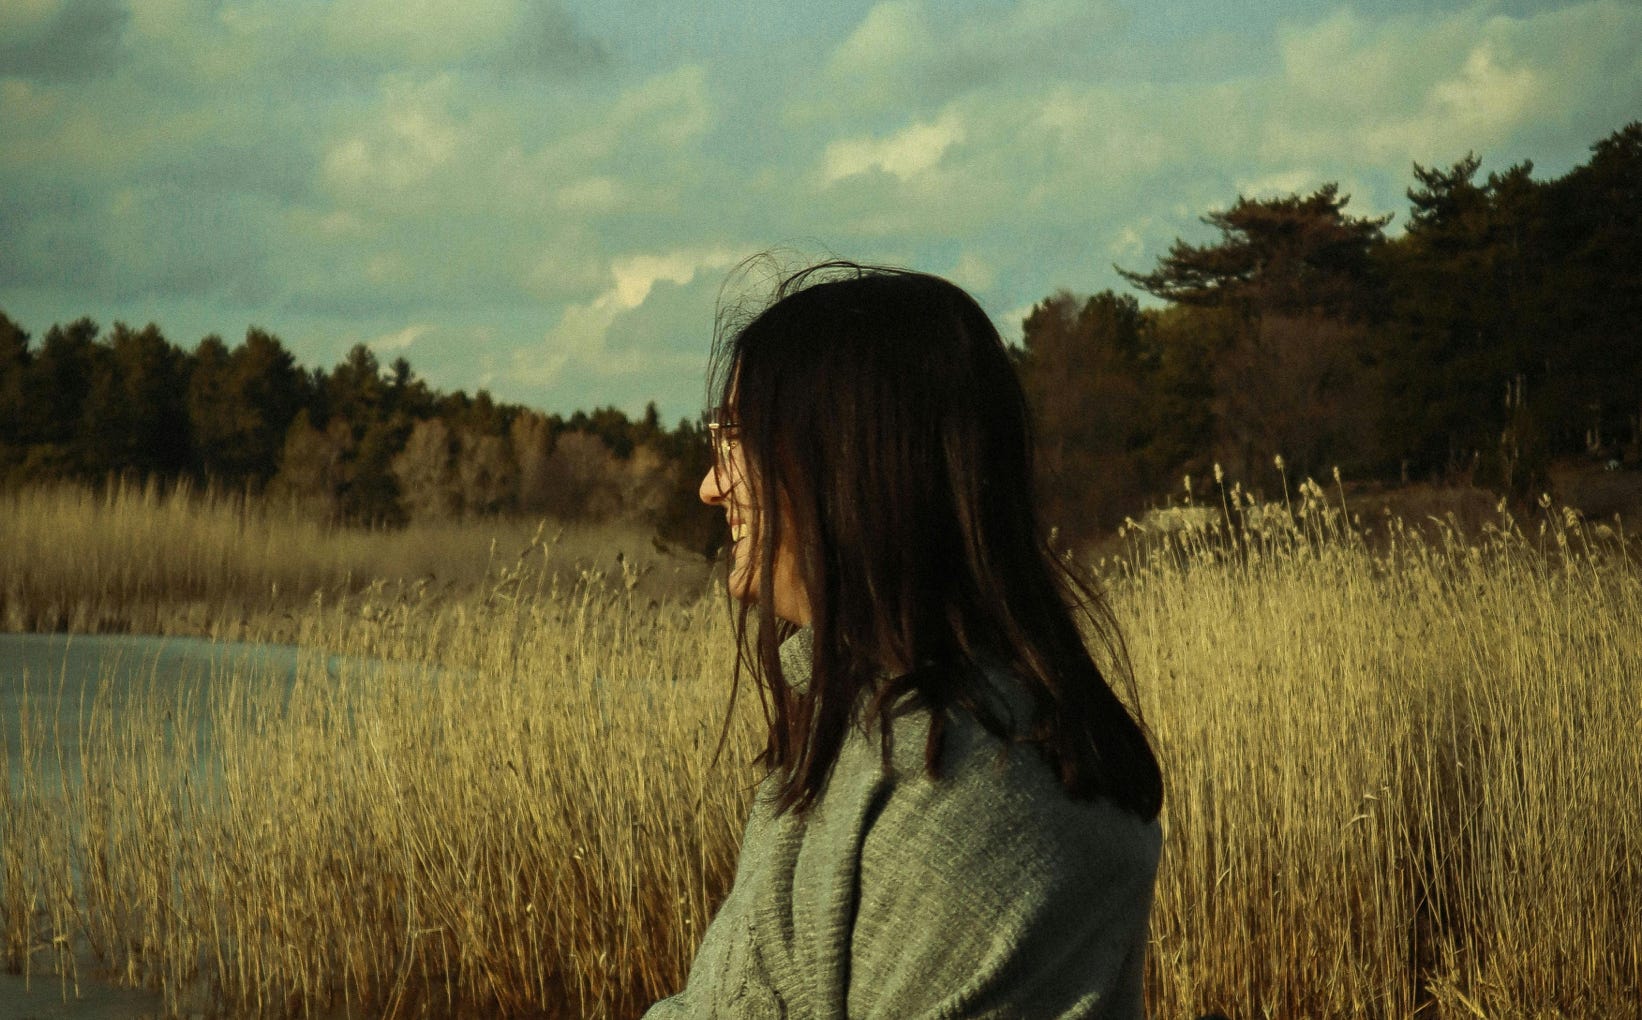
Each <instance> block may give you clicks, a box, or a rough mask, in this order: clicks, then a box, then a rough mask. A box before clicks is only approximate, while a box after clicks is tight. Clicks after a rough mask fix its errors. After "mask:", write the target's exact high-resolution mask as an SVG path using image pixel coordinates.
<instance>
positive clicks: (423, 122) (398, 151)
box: [324, 75, 462, 197]
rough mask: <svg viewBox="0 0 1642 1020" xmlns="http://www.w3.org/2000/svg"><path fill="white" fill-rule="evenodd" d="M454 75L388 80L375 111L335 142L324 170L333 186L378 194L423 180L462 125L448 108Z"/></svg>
mask: <svg viewBox="0 0 1642 1020" xmlns="http://www.w3.org/2000/svg"><path fill="white" fill-rule="evenodd" d="M451 87H452V80H451V78H450V77H449V76H448V75H442V76H440V77H439V78H436V79H435V80H434V81H432V82H430V83H428V84H426V85H413V84H410V83H406V82H398V83H393V84H391V85H389V87H388V88H387V90H386V95H385V97H384V101H383V104H382V109H381V110H380V112H379V114H378V115H377V116H376V117H374V118H372V121H371V122H370V123H367V124H365V125H363V126H362V127H361V128H360V129H359V130H358V131H357V133H354V134H350V135H347V136H345V137H343V138H340V139H337V140H336V141H334V142H333V143H332V144H331V145H330V147H329V149H328V150H327V151H326V153H325V164H324V175H325V179H326V181H327V182H328V183H329V184H330V185H331V186H332V187H333V188H335V189H337V190H339V191H342V192H344V193H353V194H355V195H358V196H373V197H380V196H383V195H393V194H396V193H399V192H404V191H407V190H410V189H412V188H415V187H417V186H418V185H421V184H424V183H426V182H427V181H428V180H429V179H430V178H431V177H433V175H434V174H435V173H437V172H438V171H439V170H440V169H441V168H442V167H443V166H444V165H445V164H446V163H448V162H449V161H450V160H451V159H452V157H454V156H455V154H456V152H457V150H458V143H459V141H460V140H461V134H462V129H461V128H460V126H459V125H458V124H457V122H456V120H455V118H454V117H453V116H451V114H450V113H449V112H448V110H447V109H446V104H447V102H448V98H449V93H450V91H451Z"/></svg>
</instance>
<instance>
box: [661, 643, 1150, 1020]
mask: <svg viewBox="0 0 1642 1020" xmlns="http://www.w3.org/2000/svg"><path fill="white" fill-rule="evenodd" d="M808 641H809V632H808V631H800V632H799V633H798V634H797V635H795V636H794V637H793V638H791V639H789V640H788V641H787V642H786V644H784V645H783V646H782V648H781V654H782V665H783V668H784V669H785V671H786V673H787V675H788V677H789V678H804V677H807V675H808V670H809V662H810V645H809V643H808ZM993 680H994V682H995V683H997V684H998V686H999V690H1000V693H1001V694H1002V699H1003V701H1004V702H1006V703H1007V704H1009V705H1010V706H1011V710H1012V711H1017V712H1018V711H1020V710H1022V708H1023V707H1024V706H1023V700H1024V699H1023V696H1022V695H1023V692H1021V691H1019V690H1018V688H1015V687H1014V685H1013V684H1012V683H1011V682H1009V681H1007V680H1006V678H1004V677H1003V676H1002V675H1001V674H997V675H994V676H993ZM894 727H895V729H894V737H895V740H894V745H895V753H894V759H893V763H892V767H891V768H890V769H888V770H885V769H884V767H883V762H882V757H881V753H880V750H879V740H878V735H877V734H876V733H874V734H870V735H869V734H867V733H864V732H856V733H852V734H851V736H850V739H849V740H848V741H847V742H846V743H845V745H844V747H843V749H842V750H841V751H840V753H839V757H838V762H837V764H836V766H835V767H834V769H833V772H832V775H831V777H830V778H829V780H828V782H827V786H826V788H825V790H824V791H823V792H822V795H821V796H820V797H819V798H818V799H817V800H816V802H815V803H814V804H813V805H812V806H811V807H810V809H809V810H808V811H806V812H802V813H800V812H795V811H789V812H787V813H785V814H779V815H778V814H776V813H775V812H774V810H773V809H772V800H773V795H774V791H773V781H771V780H766V781H765V782H764V784H763V785H762V786H760V788H759V790H758V791H757V793H756V795H755V797H754V801H753V805H752V808H751V811H750V813H749V815H748V819H747V831H746V834H745V836H744V837H743V839H742V845H741V858H740V862H739V864H738V866H737V870H736V877H735V885H734V886H733V888H732V889H731V891H730V895H729V896H728V897H727V898H726V899H725V901H724V904H723V906H722V907H720V908H719V912H718V916H717V917H715V918H714V919H713V923H712V924H711V925H710V926H709V927H708V929H707V933H706V935H705V936H704V937H703V939H702V944H701V948H700V950H699V951H698V953H697V955H696V959H695V963H694V964H693V966H692V967H691V970H690V978H689V981H688V983H687V985H686V987H685V989H684V991H683V992H681V993H680V994H678V995H675V996H673V997H672V998H669V999H664V1000H662V1001H661V1002H658V1003H656V1004H655V1005H654V1006H653V1007H651V1009H650V1010H649V1012H647V1013H646V1014H645V1020H674V1018H685V1017H689V1018H725V1020H729V1018H749V1020H750V1018H765V1017H770V1018H775V1017H790V1018H794V1020H797V1018H817V1020H834V1018H839V1020H841V1018H845V1017H852V1018H863V1020H865V1018H884V1020H891V1018H893V1020H921V1018H928V1020H934V1018H954V1020H955V1018H960V1017H963V1018H968V1017H997V1018H1003V1017H1021V1018H1033V1020H1048V1018H1056V1017H1062V1018H1072V1017H1079V1018H1083V1017H1090V1018H1093V1017H1100V1018H1107V1017H1124V1018H1130V1017H1140V1016H1143V1015H1144V1007H1143V1002H1142V997H1141V979H1142V972H1143V968H1144V963H1145V953H1146V921H1147V915H1148V914H1149V912H1150V910H1151V901H1152V883H1153V879H1154V877H1155V875H1156V872H1157V861H1158V853H1159V849H1160V845H1161V835H1160V830H1159V826H1158V824H1157V823H1156V822H1155V821H1151V822H1147V821H1142V820H1141V819H1139V818H1137V817H1135V816H1134V815H1132V814H1129V813H1127V812H1125V811H1123V810H1121V809H1119V808H1117V807H1115V806H1114V805H1112V804H1111V803H1109V802H1107V801H1104V800H1096V801H1092V802H1085V801H1074V800H1071V799H1070V798H1068V797H1067V796H1066V795H1065V793H1064V792H1063V791H1062V790H1061V787H1060V784H1059V783H1058V782H1057V780H1056V778H1055V776H1054V773H1053V772H1052V771H1051V770H1050V769H1049V767H1048V765H1047V763H1046V762H1045V761H1044V760H1043V758H1042V757H1041V756H1040V755H1039V753H1038V752H1037V751H1036V750H1035V749H1033V748H1031V747H1028V746H1016V747H1013V748H1010V749H1008V752H1007V754H1006V753H1004V752H1005V746H1004V745H1003V743H1002V742H1000V741H999V740H997V739H996V738H995V737H993V736H992V735H991V734H989V733H987V732H986V730H984V729H983V728H982V727H981V726H980V724H979V723H977V722H975V721H974V719H973V718H971V717H970V716H968V715H967V714H966V713H959V714H957V715H955V716H954V717H953V718H952V719H951V721H950V722H949V723H948V725H947V729H946V735H945V741H944V746H943V756H942V760H941V764H942V777H941V778H940V779H939V780H932V779H930V778H929V777H928V775H927V774H926V773H925V771H924V762H923V753H924V742H925V737H926V735H927V734H928V727H929V716H928V713H927V712H925V711H913V712H907V713H905V714H903V715H901V716H900V717H899V718H898V719H897V720H896V721H895V723H894Z"/></svg>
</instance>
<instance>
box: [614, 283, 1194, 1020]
mask: <svg viewBox="0 0 1642 1020" xmlns="http://www.w3.org/2000/svg"><path fill="white" fill-rule="evenodd" d="M714 364H715V366H716V370H717V371H716V375H717V378H718V383H717V385H716V388H717V389H718V390H719V392H720V397H721V400H720V410H719V411H718V412H715V415H714V419H713V421H712V423H711V431H712V433H713V438H714V444H713V445H714V451H715V461H714V466H713V468H712V470H710V471H709V472H708V474H707V476H706V477H705V478H703V479H702V482H701V498H702V499H703V500H704V501H705V502H707V503H708V504H710V505H712V506H714V507H717V508H719V509H722V510H723V511H724V513H725V515H726V517H727V519H728V521H729V525H730V531H731V538H732V541H733V545H732V546H731V549H730V554H729V555H730V574H729V587H730V592H731V594H732V595H733V596H735V597H736V598H737V599H738V600H740V601H741V603H742V605H743V610H742V612H741V616H740V621H741V622H740V626H739V634H740V646H741V655H740V656H739V658H738V664H737V669H736V673H737V679H738V680H739V677H740V674H741V672H742V670H743V669H744V668H745V669H747V670H749V671H750V672H751V673H752V674H753V676H754V677H755V678H756V681H757V688H758V692H759V694H760V697H761V699H762V702H763V705H764V708H765V715H766V717H767V718H768V720H769V734H768V739H767V742H766V743H765V746H764V750H763V754H762V757H761V762H762V764H763V765H764V766H765V767H766V768H767V769H768V770H769V774H768V777H767V778H766V779H765V780H764V782H763V783H762V785H761V786H760V787H759V789H758V791H757V794H756V796H755V799H754V803H753V806H752V810H751V813H750V816H749V818H748V821H747V830H746V834H745V837H744V839H743V843H742V848H741V858H740V862H739V865H738V867H737V872H736V878H735V884H734V887H733V888H732V889H731V891H730V894H729V896H728V898H727V899H726V900H725V902H724V904H723V906H722V907H721V908H720V910H719V913H718V915H717V917H715V918H714V920H713V923H712V925H711V926H710V927H709V928H708V930H707V932H706V935H705V937H704V939H703V941H702V945H701V948H700V950H699V952H698V955H697V957H696V960H695V963H694V965H693V966H692V969H691V972H690V977H689V981H688V983H687V986H686V987H685V989H684V991H683V992H681V993H680V994H678V995H676V996H674V997H672V998H670V999H666V1000H663V1001H662V1002H659V1003H657V1004H656V1005H655V1006H654V1007H653V1008H652V1009H651V1010H650V1012H649V1013H648V1014H646V1015H647V1017H649V1018H652V1020H663V1018H671V1017H839V1018H842V1017H884V1018H895V1020H905V1018H917V1017H980V1016H987V1017H1033V1018H1038V1017H1134V1016H1140V1015H1141V1014H1142V1012H1143V1009H1142V1000H1141V984H1142V970H1143V964H1144V959H1145V948H1146V919H1147V914H1148V912H1149V910H1150V904H1151V895H1152V883H1153V878H1154V876H1155V873H1156V868H1157V858H1158V849H1159V842H1160V837H1159V829H1158V824H1157V821H1156V818H1157V814H1158V810H1159V806H1160V803H1161V800H1162V780H1161V777H1160V775H1159V771H1158V766H1157V762H1156V759H1155V758H1154V757H1153V755H1152V752H1151V750H1150V748H1149V747H1148V745H1147V741H1146V737H1145V735H1144V734H1143V732H1142V730H1141V729H1140V727H1139V725H1138V724H1137V723H1136V721H1135V720H1134V719H1133V718H1131V716H1130V715H1129V713H1128V712H1127V711H1125V709H1124V707H1123V704H1122V703H1121V702H1120V701H1119V700H1118V699H1117V697H1116V696H1115V695H1114V694H1113V692H1112V690H1111V688H1110V687H1109V686H1108V685H1107V683H1106V680H1105V678H1104V677H1103V675H1102V673H1101V671H1100V669H1099V668H1097V666H1096V665H1095V662H1094V660H1093V658H1092V657H1091V655H1090V653H1089V651H1088V650H1087V649H1086V648H1085V645H1084V642H1083V639H1082V637H1081V635H1080V631H1079V627H1078V623H1077V620H1076V618H1075V616H1074V613H1073V611H1072V610H1071V609H1070V608H1069V606H1070V605H1071V604H1072V600H1074V599H1076V600H1077V601H1078V602H1081V604H1082V606H1083V607H1084V608H1085V609H1086V610H1089V611H1090V612H1089V613H1088V616H1089V619H1090V620H1091V621H1092V622H1093V623H1094V625H1095V627H1094V629H1095V632H1096V633H1098V634H1099V635H1100V636H1101V637H1100V643H1101V645H1102V651H1103V653H1105V654H1104V656H1103V657H1104V658H1106V659H1107V660H1108V661H1110V662H1113V663H1118V664H1121V663H1122V661H1123V659H1122V654H1121V643H1120V642H1119V641H1118V639H1117V635H1116V632H1115V630H1114V629H1113V627H1112V625H1111V618H1110V614H1109V612H1108V611H1107V610H1106V609H1105V608H1104V607H1103V605H1102V603H1100V602H1099V600H1098V597H1097V596H1096V595H1095V593H1094V592H1093V591H1092V590H1091V589H1090V588H1088V587H1087V586H1085V585H1083V584H1081V583H1079V582H1077V581H1076V580H1075V579H1074V578H1073V577H1072V575H1071V574H1070V573H1069V572H1068V571H1066V570H1065V569H1064V565H1063V563H1062V561H1061V560H1060V559H1058V558H1057V557H1056V556H1055V555H1054V554H1053V553H1052V552H1051V551H1050V549H1049V547H1048V544H1047V542H1046V541H1045V537H1044V533H1043V529H1042V526H1041V524H1040V522H1039V521H1038V520H1037V517H1036V513H1035V510H1034V505H1033V500H1032V476H1031V435H1030V428H1029V422H1028V412H1027V407H1026V401H1025V397H1024V395H1023V393H1022V390H1021V387H1020V383H1019V381H1018V379H1017V378H1016V375H1015V372H1014V368H1013V366H1012V365H1011V363H1010V359H1009V355H1008V352H1007V351H1006V350H1005V348H1004V346H1003V343H1002V342H1001V341H1000V339H999V337H998V334H997V331H996V330H995V329H994V328H993V326H992V324H991V322H990V320H988V318H987V317H986V315H985V313H983V312H982V311H981V309H980V307H979V306H978V305H976V304H975V302H974V301H973V300H972V299H971V298H970V297H969V296H968V295H967V294H965V293H964V292H963V291H962V290H960V289H959V288H957V287H955V286H953V285H952V284H950V283H947V282H946V281H944V280H940V279H937V278H935V277H931V276H925V275H922V274H917V273H910V272H903V271H899V270H887V269H878V268H867V267H860V266H854V265H849V264H843V263H828V264H825V265H822V266H817V267H813V268H811V269H808V270H805V271H803V272H800V273H798V274H796V275H794V276H791V277H788V278H787V279H786V280H785V281H783V282H782V283H781V284H780V285H779V286H778V288H777V294H776V300H775V301H774V303H772V304H771V305H769V306H768V307H767V308H766V309H764V310H763V311H762V312H761V313H759V314H758V315H757V316H756V317H754V318H752V320H751V321H750V322H747V323H746V324H745V325H743V326H741V327H740V328H739V329H735V330H733V331H731V332H730V334H729V335H728V337H726V336H725V333H724V332H723V331H722V330H721V332H720V337H719V341H718V342H717V344H716V345H715V357H714ZM749 622H750V623H751V626H749ZM784 637H785V638H786V640H785V642H784V643H783V642H782V639H783V638H784Z"/></svg>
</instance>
